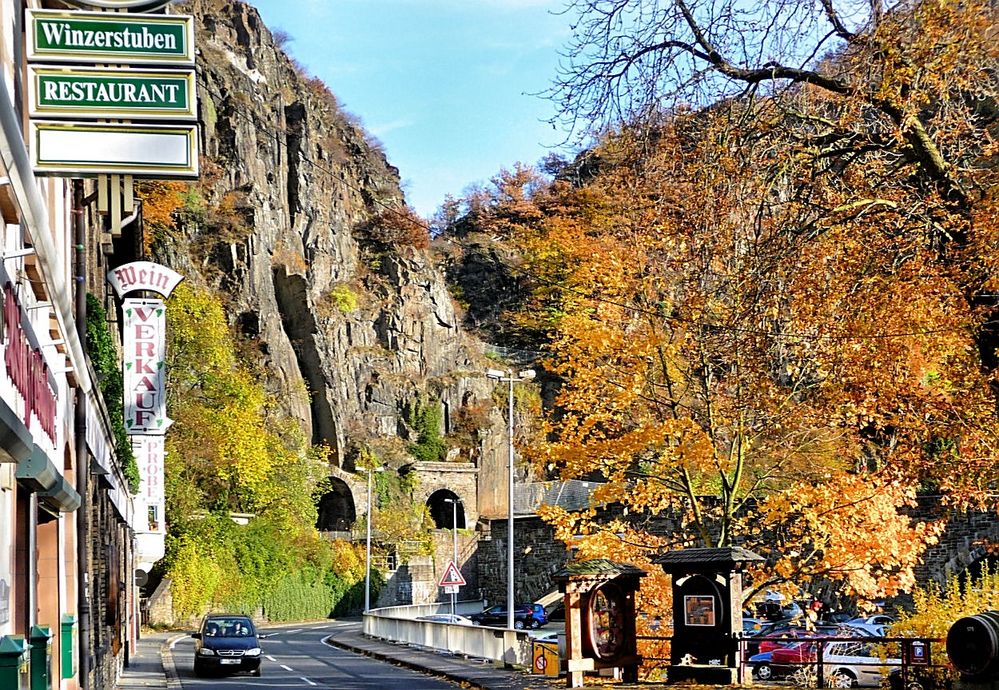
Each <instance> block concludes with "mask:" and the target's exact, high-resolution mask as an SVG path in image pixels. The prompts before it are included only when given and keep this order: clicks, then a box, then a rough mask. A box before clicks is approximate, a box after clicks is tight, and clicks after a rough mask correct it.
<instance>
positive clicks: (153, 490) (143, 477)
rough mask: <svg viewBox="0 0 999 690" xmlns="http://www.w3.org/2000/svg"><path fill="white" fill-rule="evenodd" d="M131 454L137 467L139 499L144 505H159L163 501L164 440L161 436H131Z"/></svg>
mask: <svg viewBox="0 0 999 690" xmlns="http://www.w3.org/2000/svg"><path fill="white" fill-rule="evenodd" d="M132 452H133V453H134V454H135V461H136V463H138V465H139V497H141V498H142V499H144V500H145V502H146V505H149V506H157V505H161V504H162V503H163V501H164V500H165V494H164V490H163V477H164V471H165V470H164V461H165V459H166V451H165V450H164V438H163V437H162V436H133V437H132Z"/></svg>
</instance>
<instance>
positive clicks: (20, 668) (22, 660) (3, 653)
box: [0, 635, 28, 690]
mask: <svg viewBox="0 0 999 690" xmlns="http://www.w3.org/2000/svg"><path fill="white" fill-rule="evenodd" d="M0 688H4V690H8V688H9V689H10V690H28V645H27V644H26V643H25V642H24V638H23V637H21V636H19V635H8V636H6V637H0Z"/></svg>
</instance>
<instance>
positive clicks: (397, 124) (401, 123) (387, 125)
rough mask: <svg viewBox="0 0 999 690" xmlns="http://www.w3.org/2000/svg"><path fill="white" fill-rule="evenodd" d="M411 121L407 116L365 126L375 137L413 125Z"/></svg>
mask: <svg viewBox="0 0 999 690" xmlns="http://www.w3.org/2000/svg"><path fill="white" fill-rule="evenodd" d="M413 124H414V123H413V121H412V120H411V119H409V118H401V119H398V120H392V121H391V122H379V123H376V124H374V125H371V126H369V127H365V128H364V129H366V130H367V131H368V132H370V133H371V134H374V135H375V136H376V137H379V138H380V137H383V136H385V135H386V134H388V133H389V132H394V131H396V130H397V129H406V128H408V127H412V126H413Z"/></svg>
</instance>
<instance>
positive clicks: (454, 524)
mask: <svg viewBox="0 0 999 690" xmlns="http://www.w3.org/2000/svg"><path fill="white" fill-rule="evenodd" d="M444 502H445V503H450V504H451V541H452V548H453V549H454V556H453V560H452V561H451V562H452V563H454V567H455V568H458V569H459V570H460V569H461V568H460V566H459V565H458V504H459V503H461V499H460V498H445V499H444ZM457 596H458V595H457V594H455V593H454V592H451V615H452V616H453V615H454V609H455V600H456V598H457Z"/></svg>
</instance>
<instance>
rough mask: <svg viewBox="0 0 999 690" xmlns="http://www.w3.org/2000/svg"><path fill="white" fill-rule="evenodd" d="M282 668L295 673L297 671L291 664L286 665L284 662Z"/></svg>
mask: <svg viewBox="0 0 999 690" xmlns="http://www.w3.org/2000/svg"><path fill="white" fill-rule="evenodd" d="M281 668H283V669H284V670H285V671H287V672H288V673H294V672H295V669H293V668H292V667H291V666H285V665H284V664H281Z"/></svg>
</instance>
